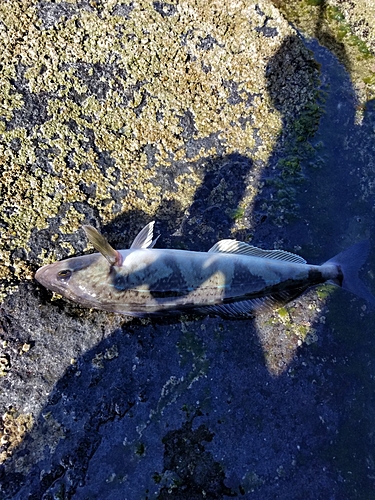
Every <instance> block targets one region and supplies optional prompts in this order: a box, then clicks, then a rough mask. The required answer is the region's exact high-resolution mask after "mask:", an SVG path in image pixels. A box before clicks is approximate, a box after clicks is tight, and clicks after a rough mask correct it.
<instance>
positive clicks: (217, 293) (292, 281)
mask: <svg viewBox="0 0 375 500" xmlns="http://www.w3.org/2000/svg"><path fill="white" fill-rule="evenodd" d="M83 229H84V231H85V233H86V236H87V238H88V240H89V242H91V244H92V245H93V246H94V248H95V249H96V250H97V252H98V253H93V254H88V255H83V256H78V257H72V258H68V259H66V260H62V261H57V262H54V263H52V264H48V265H45V266H43V267H41V268H40V269H38V270H37V272H36V274H35V278H36V280H37V281H38V282H39V283H40V284H41V285H43V286H44V287H45V288H47V289H49V290H51V291H54V292H56V293H58V294H59V295H62V296H63V297H65V298H67V299H69V300H71V301H73V302H76V303H78V304H80V305H82V306H84V307H88V308H96V309H103V310H105V311H110V312H114V313H119V314H123V315H127V316H136V317H147V316H154V315H170V314H184V313H187V314H188V313H198V314H205V315H217V316H221V317H224V318H232V319H236V318H249V317H252V316H254V314H255V313H256V312H257V311H258V310H259V309H262V308H269V307H279V306H281V305H285V304H286V303H288V302H290V301H291V300H293V299H295V298H296V297H298V296H299V295H301V294H302V293H303V292H304V291H305V290H307V289H308V288H309V287H311V286H315V285H319V284H321V283H326V282H328V283H333V284H335V285H337V286H339V287H341V288H344V289H346V290H349V291H350V292H352V293H354V294H356V295H357V296H359V297H361V298H363V299H365V300H367V302H368V303H369V304H370V305H371V306H372V307H374V306H375V297H374V296H373V295H372V294H371V292H370V291H369V290H368V289H367V288H366V286H365V284H364V283H363V282H362V281H361V280H360V278H359V277H358V272H359V270H360V268H361V267H362V265H363V264H364V262H365V261H366V259H367V256H368V254H369V251H370V243H369V242H368V241H361V242H359V243H355V244H354V245H352V246H351V247H349V248H347V249H346V250H344V251H343V252H341V253H339V254H338V255H336V256H335V257H333V258H331V259H329V260H328V261H326V262H325V263H323V264H322V265H312V264H308V263H307V262H306V260H305V259H304V258H302V257H301V256H299V255H296V254H294V253H290V252H287V251H284V250H263V249H261V248H258V247H255V246H252V245H250V244H248V243H244V242H241V241H237V240H233V239H224V240H220V241H218V242H217V243H215V245H214V246H213V247H212V248H210V249H209V250H208V251H207V252H197V251H190V250H179V249H165V248H154V246H155V243H156V241H157V238H156V239H154V238H153V232H154V221H153V222H150V223H149V224H147V225H146V226H145V227H144V228H143V229H142V230H141V231H140V233H139V234H138V236H137V237H136V238H135V240H134V241H133V243H132V245H131V247H130V248H129V249H126V250H115V249H114V248H112V246H111V245H110V244H109V243H108V241H107V240H106V238H105V237H104V236H103V235H102V234H101V233H100V232H99V231H97V230H96V229H95V228H94V227H93V226H89V225H85V226H83Z"/></svg>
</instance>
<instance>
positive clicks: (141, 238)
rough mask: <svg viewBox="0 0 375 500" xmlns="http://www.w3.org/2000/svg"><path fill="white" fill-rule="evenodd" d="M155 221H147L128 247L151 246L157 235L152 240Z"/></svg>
mask: <svg viewBox="0 0 375 500" xmlns="http://www.w3.org/2000/svg"><path fill="white" fill-rule="evenodd" d="M154 224H155V221H152V222H149V223H148V224H147V225H146V226H145V227H144V228H143V229H142V231H140V232H139V233H138V234H137V236H136V237H135V239H134V241H133V243H132V244H131V247H130V248H152V247H153V246H154V245H155V243H156V242H157V240H158V238H159V236H158V237H157V238H156V239H155V240H152V237H153V234H154Z"/></svg>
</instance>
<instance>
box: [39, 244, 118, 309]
mask: <svg viewBox="0 0 375 500" xmlns="http://www.w3.org/2000/svg"><path fill="white" fill-rule="evenodd" d="M109 273H110V266H109V264H108V262H107V260H106V259H105V258H104V257H103V256H102V255H100V254H98V253H95V254H91V255H83V256H81V257H73V258H71V259H66V260H61V261H58V262H54V263H53V264H47V265H46V266H43V267H41V268H40V269H38V270H37V272H36V274H35V279H36V280H37V281H38V282H39V283H40V284H41V285H43V286H44V287H45V288H47V289H48V290H51V291H53V292H56V293H58V294H59V295H62V296H63V297H66V298H67V299H69V300H72V301H74V302H78V303H80V304H83V305H85V306H86V307H97V304H98V293H99V292H100V287H101V285H102V284H104V283H106V282H108V275H109Z"/></svg>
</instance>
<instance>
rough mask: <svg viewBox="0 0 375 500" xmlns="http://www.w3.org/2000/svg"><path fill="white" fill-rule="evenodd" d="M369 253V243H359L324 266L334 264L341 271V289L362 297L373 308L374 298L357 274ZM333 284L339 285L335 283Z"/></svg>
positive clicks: (374, 305) (374, 304)
mask: <svg viewBox="0 0 375 500" xmlns="http://www.w3.org/2000/svg"><path fill="white" fill-rule="evenodd" d="M369 252H370V242H369V241H367V240H366V241H360V242H359V243H355V244H354V245H352V246H351V247H349V248H347V249H346V250H344V251H343V252H341V253H339V254H337V255H335V257H333V258H332V259H329V260H328V261H327V262H325V264H336V265H337V266H339V268H340V269H341V271H342V283H340V285H341V286H342V288H345V290H349V292H352V293H354V294H355V295H358V297H362V298H363V299H365V300H367V302H368V303H369V304H370V305H371V306H372V307H375V297H374V296H373V295H372V293H371V292H370V291H369V290H368V289H367V287H366V285H365V284H364V283H363V281H362V280H361V279H360V278H359V277H358V272H359V270H360V268H361V267H362V266H363V264H364V263H365V261H366V259H367V257H368V254H369ZM335 284H339V283H338V282H336V283H335Z"/></svg>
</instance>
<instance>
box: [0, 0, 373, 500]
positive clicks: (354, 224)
mask: <svg viewBox="0 0 375 500" xmlns="http://www.w3.org/2000/svg"><path fill="white" fill-rule="evenodd" d="M299 3H300V5H302V4H303V6H305V7H306V5H307V4H309V8H310V7H314V8H315V9H316V10H315V11H309V16H310V18H311V19H312V21H314V23H315V24H314V26H315V27H316V26H319V22H321V20H322V19H325V17H324V16H322V15H321V12H323V10H322V8H321V7H320V6H319V5H320V4H322V3H323V4H325V2H315V3H316V4H317V5H315V6H313V5H311V4H312V3H314V2H311V1H310V2H299ZM351 3H352V2H348V3H347V4H351ZM274 4H275V5H273V4H272V3H270V2H269V1H267V0H260V1H259V2H252V1H245V0H236V1H235V0H233V1H226V2H222V1H221V2H216V1H210V2H207V1H205V0H195V1H170V2H153V1H149V0H140V1H138V2H135V1H134V2H133V1H128V2H126V1H125V2H124V1H119V0H108V1H101V0H97V1H95V2H94V1H88V0H83V1H78V0H77V1H76V0H69V1H65V2H60V1H59V2H58V1H47V0H46V1H37V0H13V1H3V2H1V3H0V48H1V50H0V69H1V70H0V93H1V102H0V110H1V111H0V112H1V117H0V172H1V176H0V295H1V304H0V342H1V343H0V375H1V379H0V408H1V412H2V418H1V420H0V432H1V443H0V444H1V450H0V458H1V461H2V466H1V468H0V497H1V498H5V499H20V500H21V499H22V500H24V499H38V500H39V499H41V498H44V499H52V498H56V499H57V498H64V499H70V498H72V499H73V498H74V499H75V500H76V499H87V498H98V499H99V498H100V499H109V500H112V499H113V500H115V499H116V500H117V499H119V498H121V499H129V500H133V499H146V498H147V499H151V498H153V499H156V498H159V499H167V498H175V499H186V500H187V499H189V500H193V499H200V498H202V499H203V498H210V499H218V498H223V499H224V498H231V497H238V498H254V499H262V500H268V499H269V500H271V499H274V498H278V499H282V500H290V499H291V498H293V499H297V498H304V499H314V500H315V499H317V498H327V499H328V498H329V499H335V500H343V499H351V500H352V499H363V498H372V496H373V493H374V477H375V466H374V455H373V448H374V435H375V433H374V429H375V421H374V415H375V411H374V410H375V408H374V396H373V394H374V393H375V390H374V389H375V387H374V373H375V362H374V360H375V352H374V345H375V344H374V334H373V328H372V325H373V323H374V313H373V312H371V311H369V310H368V308H367V306H366V305H365V304H364V303H363V302H362V301H360V300H358V299H356V298H355V297H349V296H348V294H346V293H345V292H342V291H337V292H336V293H335V294H332V293H331V292H332V288H320V289H318V290H315V291H310V292H309V293H307V294H305V296H303V297H301V298H300V299H298V300H297V301H295V302H293V303H291V304H290V305H289V306H287V307H285V308H283V309H280V310H279V311H270V312H269V313H267V314H265V313H264V314H262V315H260V316H258V317H257V318H256V319H254V320H244V321H238V322H235V321H224V320H221V319H218V318H205V319H204V320H202V319H201V318H193V317H183V318H178V319H175V320H173V321H171V320H165V319H159V320H155V319H153V320H131V319H130V318H126V317H121V316H117V315H113V314H106V313H104V312H100V311H94V310H87V309H81V308H79V307H78V306H77V305H75V304H72V303H68V302H67V301H64V300H62V299H61V298H59V297H57V296H51V294H50V293H48V292H47V291H46V290H45V289H43V288H42V287H40V286H38V285H37V284H36V283H35V281H34V280H33V275H34V272H35V270H36V269H37V268H38V267H39V266H41V265H42V264H46V263H48V262H52V261H55V260H58V259H62V258H66V257H68V256H73V255H80V254H82V253H84V252H86V251H87V250H88V246H87V241H86V239H85V237H84V233H83V231H82V230H81V229H80V226H81V225H82V224H84V223H86V224H92V225H94V226H95V227H98V228H99V227H100V228H101V229H102V231H103V233H104V235H105V236H106V237H108V239H109V241H110V243H111V244H112V245H113V246H114V247H115V248H126V247H128V246H129V244H130V243H131V241H132V239H133V238H134V237H135V235H136V234H137V232H138V231H139V230H140V229H141V228H142V227H143V226H144V225H145V224H146V223H147V222H149V221H150V220H156V225H155V233H156V234H158V233H161V237H160V239H159V240H158V246H160V247H175V248H188V249H193V250H207V249H209V248H210V247H211V246H212V245H213V244H214V243H215V242H216V241H217V240H218V239H220V238H238V239H240V240H242V241H248V242H251V243H253V244H255V245H259V246H261V247H263V248H271V249H273V248H283V249H285V250H289V251H292V252H293V251H294V252H297V253H300V254H301V255H303V256H304V257H305V258H306V259H308V260H309V261H311V262H316V263H321V262H322V261H324V260H325V259H328V258H330V257H332V256H333V255H334V254H335V253H337V252H339V251H340V250H342V249H343V248H344V247H345V246H348V245H350V244H351V243H353V242H354V241H356V240H360V239H364V238H370V239H372V240H373V234H375V230H374V229H375V228H374V217H373V215H374V213H373V210H374V204H373V200H374V198H375V196H374V195H375V193H374V190H375V186H374V181H373V179H374V176H375V165H374V158H375V154H374V141H373V131H374V127H375V118H374V117H375V114H374V106H373V101H372V102H371V100H370V98H371V96H372V95H373V83H374V82H372V80H371V77H372V76H371V75H372V73H371V71H372V70H370V69H369V68H370V66H368V63H369V61H370V57H372V56H371V45H370V44H369V46H368V47H367V46H366V47H365V48H363V46H362V45H360V44H359V45H357V47H359V49H360V50H359V52H360V53H361V54H364V57H365V59H364V60H365V61H366V66H365V63H364V62H363V63H361V59H356V60H357V61H359V63H358V62H357V63H356V64H357V66H355V65H353V64H352V63H351V64H348V61H352V59H351V57H352V54H353V53H354V52H352V51H353V50H354V49H353V47H354V45H353V44H352V45H350V44H351V43H352V42H353V40H355V39H353V38H351V37H350V36H349V35H348V31H346V32H345V37H343V38H342V39H340V30H339V28H340V26H344V27H345V30H347V26H350V22H351V20H350V19H351V17H350V16H351V15H352V14H350V16H349V17H350V19H349V17H345V16H346V13H347V12H349V10H350V9H349V5H345V8H343V6H342V5H341V4H340V3H339V2H336V4H337V5H336V6H337V8H338V9H341V10H340V11H339V14H340V15H342V16H344V21H345V23H344V21H342V19H341V18H340V16H339V15H338V14H337V11H333V14H334V15H336V14H337V16H338V18H337V19H335V20H334V21H335V22H336V23H338V28H337V29H338V31H336V28H335V29H333V28H332V29H329V30H328V31H327V30H326V31H325V33H326V35H327V33H328V35H329V36H328V35H327V36H326V39H327V37H328V38H329V40H330V41H331V42H333V41H335V44H332V47H333V49H332V50H331V49H330V47H329V46H328V48H323V47H322V46H319V45H318V44H317V43H316V42H315V41H314V40H313V39H304V38H303V37H302V36H300V35H299V34H297V31H296V30H295V29H294V27H292V25H289V24H288V22H287V20H286V18H285V17H283V15H282V14H281V13H280V10H278V8H277V4H281V2H276V1H275V2H274ZM331 7H332V5H331ZM280 8H281V7H280ZM352 10H353V9H352ZM283 12H285V11H283ZM314 12H315V14H314ZM327 12H328V11H327ZM329 12H331V11H329ZM353 12H354V10H353ZM335 13H336V14H335ZM353 15H354V14H353ZM313 16H315V17H313ZM297 17H298V16H297ZM300 17H301V18H302V16H300ZM293 23H294V26H298V24H296V21H295V19H293ZM340 23H344V24H340ZM320 26H321V24H320ZM335 26H336V25H335ZM368 26H369V29H370V30H373V26H372V25H370V24H369V22H368ZM336 27H337V26H336ZM358 33H359V31H358ZM312 36H314V34H313V33H312ZM352 36H354V35H352ZM356 36H357V35H356ZM358 37H359V35H358ZM368 39H369V40H371V39H373V36H372V37H368ZM360 40H361V41H363V40H362V39H360ZM345 43H347V44H348V46H347V47H346V46H345ZM364 43H365V42H364ZM343 44H344V48H345V47H346V49H347V50H346V49H345V51H343V49H342V47H343ZM336 47H338V48H339V50H337V51H336V49H335V48H336ZM365 49H366V50H365ZM361 50H362V52H361ZM366 51H367V52H368V54H367V52H366ZM342 54H344V55H345V54H347V57H346V58H343V59H340V57H341V55H342ZM358 57H359V56H358ZM361 57H362V56H361ZM361 65H362V66H363V67H364V68H365V69H366V74H364V76H363V78H362V84H361V85H359V84H358V80H356V79H353V81H354V83H355V86H354V87H353V81H352V80H351V78H350V75H349V74H348V73H347V72H346V70H349V71H351V70H352V68H354V70H355V71H357V68H358V67H359V66H361ZM345 68H346V70H345ZM354 70H353V71H354ZM358 71H359V70H358ZM353 74H354V73H353ZM355 74H356V75H357V74H360V73H355ZM364 78H366V80H365V79H364ZM357 90H359V91H360V94H357ZM358 95H360V98H361V99H360V100H358V99H357V97H358ZM372 243H373V244H374V241H372ZM373 246H374V245H373ZM374 269H375V260H374V253H373V252H372V253H371V255H370V259H369V263H368V264H367V266H365V268H364V276H363V277H364V279H365V281H367V283H368V284H369V285H370V287H372V290H374V288H375V284H374V271H373V270H374Z"/></svg>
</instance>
